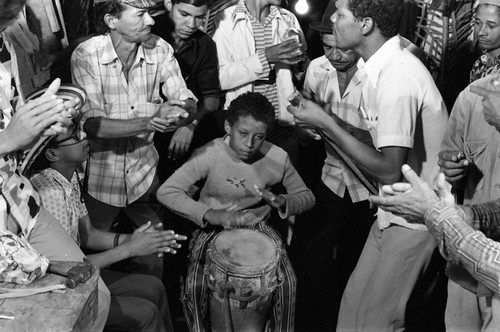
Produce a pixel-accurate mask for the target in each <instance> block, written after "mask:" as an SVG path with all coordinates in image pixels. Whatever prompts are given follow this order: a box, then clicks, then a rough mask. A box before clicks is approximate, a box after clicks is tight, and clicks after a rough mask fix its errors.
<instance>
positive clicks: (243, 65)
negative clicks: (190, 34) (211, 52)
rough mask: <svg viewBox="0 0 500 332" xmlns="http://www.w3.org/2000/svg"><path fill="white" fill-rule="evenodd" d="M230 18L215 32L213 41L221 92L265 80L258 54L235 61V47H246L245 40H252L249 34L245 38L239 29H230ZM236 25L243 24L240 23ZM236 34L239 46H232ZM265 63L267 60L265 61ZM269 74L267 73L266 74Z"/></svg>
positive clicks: (265, 76)
mask: <svg viewBox="0 0 500 332" xmlns="http://www.w3.org/2000/svg"><path fill="white" fill-rule="evenodd" d="M227 20H231V18H230V17H229V18H226V20H224V21H223V22H221V24H220V26H219V27H218V28H217V30H215V33H214V36H213V39H214V41H215V43H216V44H217V56H218V58H219V79H220V84H221V88H222V90H230V89H234V88H237V87H239V86H241V85H245V84H249V83H252V82H254V81H256V80H259V79H266V78H267V75H266V70H265V68H264V66H263V65H262V62H261V59H260V56H259V54H258V53H254V54H251V55H249V56H247V57H244V58H241V59H237V58H236V54H235V53H234V52H233V50H234V48H235V47H248V46H247V45H246V44H247V42H248V41H247V40H245V39H246V38H253V36H252V35H251V34H250V33H249V34H248V35H247V36H244V35H241V34H239V31H240V29H237V28H236V29H235V30H234V31H233V30H232V28H231V24H232V20H231V22H228V21H227ZM237 24H243V23H241V22H239V23H237ZM235 33H238V34H239V35H238V39H239V45H238V44H236V45H235V44H234V43H233V40H234V39H235V38H234V37H233V34H235ZM266 61H267V60H266ZM268 74H269V72H268Z"/></svg>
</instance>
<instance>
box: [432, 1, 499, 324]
mask: <svg viewBox="0 0 500 332" xmlns="http://www.w3.org/2000/svg"><path fill="white" fill-rule="evenodd" d="M499 15H500V1H498V0H480V1H479V6H478V8H477V12H476V18H475V34H476V38H477V40H478V42H479V45H480V47H481V48H482V49H483V50H484V51H485V53H484V54H483V55H482V56H481V58H480V59H479V60H478V61H477V62H476V64H475V65H474V68H473V70H472V71H471V82H472V83H471V84H470V85H469V86H468V87H467V88H466V89H464V90H463V91H462V92H461V93H460V95H459V96H458V98H457V99H456V101H455V105H454V106H453V109H452V112H451V115H450V120H449V122H448V125H447V127H446V131H445V137H444V140H443V143H442V146H441V148H442V150H441V152H440V153H439V166H440V167H441V171H442V172H443V173H444V174H445V175H446V180H447V181H448V182H449V183H451V184H452V186H453V189H454V192H455V193H456V194H457V196H458V197H459V198H460V200H463V204H466V205H471V204H482V203H486V202H489V201H493V200H496V199H499V198H500V163H499V162H498V156H499V154H500V133H499V129H500V119H499V117H498V114H499V108H498V107H499V106H498V105H496V106H495V107H489V108H487V107H485V105H484V104H483V102H482V97H481V96H479V95H477V94H474V93H473V92H472V91H471V90H473V89H481V88H483V89H490V90H497V91H498V84H497V82H496V81H495V80H494V79H495V77H496V74H495V72H497V71H498V68H499V66H498V64H499V62H498V56H499V54H500V16H499ZM495 22H497V23H495ZM483 59H484V60H485V61H483ZM492 239H493V240H495V241H500V238H492ZM446 274H447V276H448V278H449V282H448V300H447V304H446V315H445V323H446V328H447V329H449V330H452V331H456V330H463V331H474V330H480V329H481V328H483V329H484V328H490V329H496V330H498V329H499V328H500V326H499V325H495V323H494V320H490V317H491V313H492V308H491V296H492V292H491V291H489V290H488V289H487V288H486V287H485V286H484V285H483V284H482V283H478V282H477V280H476V279H475V278H473V277H472V276H471V275H470V274H469V273H468V272H467V271H466V270H465V269H463V268H462V267H460V266H459V265H457V264H453V263H448V265H447V268H446ZM492 324H493V325H492Z"/></svg>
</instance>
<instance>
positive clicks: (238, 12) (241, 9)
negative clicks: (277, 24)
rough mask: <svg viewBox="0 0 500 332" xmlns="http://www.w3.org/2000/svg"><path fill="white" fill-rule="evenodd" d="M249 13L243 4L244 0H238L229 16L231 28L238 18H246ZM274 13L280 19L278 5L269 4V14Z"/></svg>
mask: <svg viewBox="0 0 500 332" xmlns="http://www.w3.org/2000/svg"><path fill="white" fill-rule="evenodd" d="M249 15H251V14H250V12H249V11H248V9H247V6H246V4H245V0H239V1H238V4H237V5H236V8H235V9H234V11H233V14H232V16H231V19H232V20H233V29H234V27H235V26H236V23H238V21H240V20H248V16H249ZM270 15H275V17H276V19H282V17H281V12H280V11H279V9H278V7H276V6H271V10H270V11H269V15H268V16H270Z"/></svg>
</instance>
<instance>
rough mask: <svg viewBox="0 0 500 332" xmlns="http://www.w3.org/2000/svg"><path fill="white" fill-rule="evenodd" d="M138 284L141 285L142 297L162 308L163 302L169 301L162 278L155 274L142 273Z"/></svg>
mask: <svg viewBox="0 0 500 332" xmlns="http://www.w3.org/2000/svg"><path fill="white" fill-rule="evenodd" d="M138 276H139V278H140V279H141V281H140V282H138V283H137V284H138V285H141V294H140V297H142V298H145V299H147V300H149V301H151V302H152V303H154V304H156V305H157V307H158V308H160V307H161V306H162V304H163V302H167V293H166V291H165V287H164V286H163V283H162V282H161V280H160V279H158V278H157V277H154V276H150V275H145V274H141V275H138Z"/></svg>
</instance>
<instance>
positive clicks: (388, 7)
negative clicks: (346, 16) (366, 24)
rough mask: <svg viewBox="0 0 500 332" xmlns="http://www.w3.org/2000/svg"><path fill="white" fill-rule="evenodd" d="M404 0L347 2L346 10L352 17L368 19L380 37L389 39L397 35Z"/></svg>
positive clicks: (357, 0)
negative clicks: (375, 27)
mask: <svg viewBox="0 0 500 332" xmlns="http://www.w3.org/2000/svg"><path fill="white" fill-rule="evenodd" d="M403 5H404V0H349V3H348V9H349V10H350V11H351V12H352V13H353V15H354V17H356V18H358V19H362V18H364V17H370V18H371V19H372V20H373V21H374V22H375V24H376V26H377V28H378V29H379V30H380V33H381V34H382V36H384V37H387V38H390V37H393V36H395V35H397V34H398V30H399V23H400V21H401V18H402V17H403V11H404V7H403Z"/></svg>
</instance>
